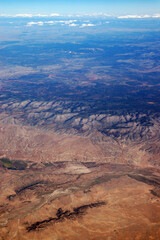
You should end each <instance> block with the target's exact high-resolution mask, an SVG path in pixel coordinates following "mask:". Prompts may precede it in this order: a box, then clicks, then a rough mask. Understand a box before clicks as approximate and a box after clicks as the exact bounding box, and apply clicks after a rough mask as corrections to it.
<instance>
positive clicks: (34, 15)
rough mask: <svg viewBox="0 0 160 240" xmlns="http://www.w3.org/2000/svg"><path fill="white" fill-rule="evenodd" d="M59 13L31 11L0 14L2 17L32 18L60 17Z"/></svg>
mask: <svg viewBox="0 0 160 240" xmlns="http://www.w3.org/2000/svg"><path fill="white" fill-rule="evenodd" d="M59 16H60V14H59V13H51V14H48V15H47V14H40V13H37V14H30V13H18V14H3V13H2V14H0V17H21V18H32V17H59Z"/></svg>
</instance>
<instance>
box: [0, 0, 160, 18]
mask: <svg viewBox="0 0 160 240" xmlns="http://www.w3.org/2000/svg"><path fill="white" fill-rule="evenodd" d="M53 12H57V13H60V14H76V13H94V12H104V13H108V14H113V15H119V14H154V13H160V0H56V1H55V0H0V14H1V13H6V14H16V13H32V14H34V13H35V14H36V13H40V14H49V13H53Z"/></svg>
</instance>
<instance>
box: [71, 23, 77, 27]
mask: <svg viewBox="0 0 160 240" xmlns="http://www.w3.org/2000/svg"><path fill="white" fill-rule="evenodd" d="M69 26H70V27H77V26H78V24H75V23H71V24H69Z"/></svg>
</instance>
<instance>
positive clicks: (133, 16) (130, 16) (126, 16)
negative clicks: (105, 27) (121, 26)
mask: <svg viewBox="0 0 160 240" xmlns="http://www.w3.org/2000/svg"><path fill="white" fill-rule="evenodd" d="M151 17H152V16H150V15H142V16H141V15H125V16H119V17H118V18H119V19H128V18H151Z"/></svg>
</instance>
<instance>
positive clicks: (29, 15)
mask: <svg viewBox="0 0 160 240" xmlns="http://www.w3.org/2000/svg"><path fill="white" fill-rule="evenodd" d="M15 17H29V18H31V17H33V15H32V14H16V15H15Z"/></svg>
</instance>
